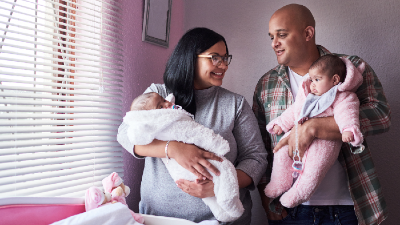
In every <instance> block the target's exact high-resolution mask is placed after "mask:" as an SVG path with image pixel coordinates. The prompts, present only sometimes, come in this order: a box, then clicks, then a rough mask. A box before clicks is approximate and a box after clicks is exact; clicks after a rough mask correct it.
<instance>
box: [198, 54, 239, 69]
mask: <svg viewBox="0 0 400 225" xmlns="http://www.w3.org/2000/svg"><path fill="white" fill-rule="evenodd" d="M197 57H199V58H209V59H211V61H212V64H213V65H214V66H219V65H220V64H221V62H224V64H225V65H229V64H230V63H231V60H232V55H227V56H220V55H198V56H197Z"/></svg>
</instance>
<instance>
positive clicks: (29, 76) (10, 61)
mask: <svg viewBox="0 0 400 225" xmlns="http://www.w3.org/2000/svg"><path fill="white" fill-rule="evenodd" d="M120 11H122V9H121V8H120V6H119V5H118V1H111V0H110V1H106V0H103V1H100V0H0V197H11V196H40V197H43V196H63V197H82V196H84V191H85V190H86V189H87V188H89V187H90V186H92V185H95V186H98V187H101V186H102V185H101V180H102V179H103V178H104V177H105V176H107V175H109V174H110V173H111V172H118V173H119V174H120V176H123V168H122V167H123V164H122V147H121V146H120V145H119V144H118V142H117V141H116V134H117V129H118V126H119V124H120V123H121V121H122V116H123V115H122V111H121V110H122V95H121V93H122V91H123V89H122V88H123V86H122V72H123V71H122V64H123V62H122V60H123V56H122V52H123V50H122V49H123V46H122V41H121V39H120V37H121V34H120V30H121V24H120V22H119V18H118V15H120Z"/></svg>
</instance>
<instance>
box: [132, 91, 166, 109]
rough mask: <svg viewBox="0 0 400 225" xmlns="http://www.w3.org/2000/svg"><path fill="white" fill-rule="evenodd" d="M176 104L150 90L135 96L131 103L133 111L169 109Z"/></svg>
mask: <svg viewBox="0 0 400 225" xmlns="http://www.w3.org/2000/svg"><path fill="white" fill-rule="evenodd" d="M173 105H174V104H172V103H171V102H169V101H167V100H165V99H164V98H163V97H161V95H159V94H157V93H155V92H150V93H145V94H142V95H139V96H138V97H137V98H135V99H134V100H133V102H132V105H131V111H134V110H151V109H168V108H171V107H172V106H173Z"/></svg>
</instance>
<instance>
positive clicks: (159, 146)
mask: <svg viewBox="0 0 400 225" xmlns="http://www.w3.org/2000/svg"><path fill="white" fill-rule="evenodd" d="M166 144H167V142H166V141H160V140H156V139H155V140H153V142H152V143H150V144H148V145H136V146H135V148H134V152H135V154H136V155H139V156H148V157H157V158H165V157H166V155H165V147H166ZM167 150H168V157H169V158H172V159H175V160H176V162H177V163H178V164H179V165H181V166H182V167H183V168H185V169H187V170H189V171H190V172H192V173H193V174H194V175H196V176H197V177H199V178H203V177H206V178H208V179H209V180H212V176H211V174H210V173H209V172H208V171H207V169H208V170H210V171H211V172H212V173H214V174H216V175H219V171H218V169H217V168H216V167H215V166H214V165H212V164H211V163H210V162H209V161H207V159H210V160H217V161H220V162H222V159H221V158H220V157H218V156H216V155H215V154H214V153H211V152H207V151H204V150H202V149H200V148H198V147H197V146H195V145H191V144H185V143H182V142H177V141H170V143H169V144H168V148H167Z"/></svg>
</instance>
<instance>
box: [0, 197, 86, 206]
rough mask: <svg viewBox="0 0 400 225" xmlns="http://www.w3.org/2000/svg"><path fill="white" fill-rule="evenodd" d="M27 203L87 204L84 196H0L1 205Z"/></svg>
mask: <svg viewBox="0 0 400 225" xmlns="http://www.w3.org/2000/svg"><path fill="white" fill-rule="evenodd" d="M27 204H39V205H42V204H43V205H44V204H85V199H84V198H72V197H6V198H0V206H3V205H27Z"/></svg>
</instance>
